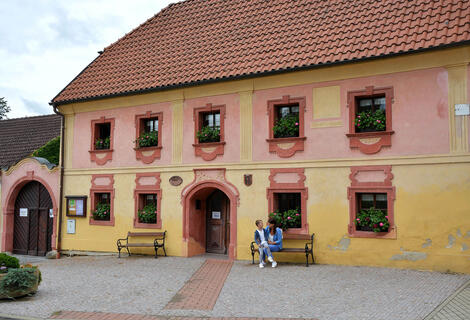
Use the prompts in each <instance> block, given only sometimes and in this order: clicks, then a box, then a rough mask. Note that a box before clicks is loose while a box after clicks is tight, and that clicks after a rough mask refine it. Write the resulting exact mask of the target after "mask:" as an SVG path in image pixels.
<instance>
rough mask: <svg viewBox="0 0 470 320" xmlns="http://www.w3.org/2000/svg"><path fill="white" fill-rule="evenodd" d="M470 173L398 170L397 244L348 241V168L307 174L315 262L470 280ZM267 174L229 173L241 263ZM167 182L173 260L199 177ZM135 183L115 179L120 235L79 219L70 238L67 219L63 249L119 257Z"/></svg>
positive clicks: (78, 187) (81, 187)
mask: <svg viewBox="0 0 470 320" xmlns="http://www.w3.org/2000/svg"><path fill="white" fill-rule="evenodd" d="M469 171H470V164H469V163H461V164H442V165H440V164H434V165H426V164H423V165H398V166H393V168H392V173H393V175H394V179H393V180H392V181H393V185H394V186H395V187H396V201H395V204H394V205H395V222H396V226H397V230H398V232H397V233H398V235H397V239H363V238H349V237H348V235H347V225H348V223H349V201H348V199H347V187H348V186H349V185H350V181H349V173H350V168H349V166H348V167H345V166H338V167H330V168H325V167H319V168H307V169H306V170H305V175H306V177H307V180H306V186H307V187H308V200H307V208H308V223H309V229H310V230H309V231H310V232H314V233H315V234H316V241H315V259H316V262H317V263H320V264H343V265H370V266H384V267H397V268H413V269H423V270H436V271H452V272H465V273H470V219H468V213H469V212H470V201H468V199H469V198H468V195H469V194H470V180H469V179H468V175H465V174H462V173H463V172H469ZM269 172H270V171H269V169H263V168H251V169H250V170H229V171H227V174H226V177H227V180H228V181H230V182H231V183H233V184H234V185H235V186H236V187H237V189H238V191H239V193H240V206H239V207H238V209H237V217H238V219H237V230H238V232H237V237H238V241H237V258H238V259H241V260H250V259H251V254H250V251H249V244H250V242H251V241H252V238H253V231H254V221H255V220H256V219H263V220H266V216H267V210H268V202H267V198H266V188H267V187H268V186H269V179H268V177H269ZM247 173H250V174H252V175H253V184H252V185H251V186H249V187H248V186H245V185H244V183H243V174H247ZM172 175H180V176H181V177H182V178H183V181H184V183H183V184H182V185H180V186H178V187H174V186H171V185H170V184H169V182H168V179H169V178H170V176H172ZM161 178H162V179H161V180H162V183H161V187H162V190H163V193H162V211H161V212H162V219H163V227H162V230H167V231H168V242H167V249H168V254H169V255H176V256H182V255H184V252H185V248H184V246H185V244H184V243H183V240H182V228H183V226H182V215H183V208H182V205H181V201H180V200H181V190H182V188H183V187H184V186H185V185H187V184H189V183H190V182H191V181H192V180H193V173H192V172H191V171H187V170H185V171H177V170H176V171H173V172H163V173H162V174H161ZM90 179H91V176H90V175H79V176H67V177H66V181H67V182H68V183H66V189H65V193H66V194H88V190H89V188H90ZM134 179H135V174H133V173H132V174H130V173H120V174H115V191H116V197H115V202H114V205H115V217H116V225H115V226H114V227H107V226H90V225H89V224H88V219H78V218H77V219H76V220H77V234H75V235H67V234H66V233H65V230H66V224H65V223H66V221H65V220H66V219H65V220H64V236H63V245H62V246H63V249H64V250H82V251H106V252H109V251H111V252H116V239H118V238H120V237H123V236H125V235H126V233H127V231H129V230H134V231H135V229H133V227H132V225H133V220H132V219H133V217H134V199H133V189H134ZM72 182H73V184H72ZM88 213H89V210H88ZM138 230H140V231H149V230H145V229H138ZM428 239H429V240H428ZM449 239H450V240H449ZM449 241H450V242H449ZM303 244H304V241H299V240H285V241H284V245H285V246H298V247H303ZM133 252H136V253H147V254H152V250H151V249H149V250H138V249H134V250H133ZM276 256H277V259H278V260H279V261H291V262H303V261H304V259H305V257H304V255H303V254H298V255H291V254H289V255H286V254H282V253H278V254H276Z"/></svg>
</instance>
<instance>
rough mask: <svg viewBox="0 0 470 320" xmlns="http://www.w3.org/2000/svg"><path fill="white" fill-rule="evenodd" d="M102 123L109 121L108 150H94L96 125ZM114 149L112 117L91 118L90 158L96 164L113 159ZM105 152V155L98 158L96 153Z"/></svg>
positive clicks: (102, 163)
mask: <svg viewBox="0 0 470 320" xmlns="http://www.w3.org/2000/svg"><path fill="white" fill-rule="evenodd" d="M102 123H110V136H109V149H108V150H95V140H96V136H95V135H96V125H97V124H102ZM113 149H114V118H105V117H101V118H99V119H95V120H91V145H90V151H89V152H90V160H91V161H94V162H96V164H97V165H100V166H102V165H104V164H105V163H107V162H108V161H111V160H112V159H113ZM97 154H105V157H104V158H102V159H100V158H98V157H97V156H96V155H97Z"/></svg>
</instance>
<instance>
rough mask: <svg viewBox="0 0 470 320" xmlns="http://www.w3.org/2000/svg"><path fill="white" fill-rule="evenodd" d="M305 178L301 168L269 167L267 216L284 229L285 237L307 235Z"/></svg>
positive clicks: (299, 237) (297, 237) (306, 190)
mask: <svg viewBox="0 0 470 320" xmlns="http://www.w3.org/2000/svg"><path fill="white" fill-rule="evenodd" d="M305 179H306V177H305V175H304V169H303V168H286V169H271V174H270V176H269V181H270V186H269V188H268V189H267V198H268V210H269V217H272V218H274V219H276V222H277V224H278V226H279V227H280V228H282V229H284V230H285V231H284V235H285V237H286V238H292V239H294V238H295V239H301V238H302V236H308V223H307V198H308V189H307V187H305V185H304V182H305Z"/></svg>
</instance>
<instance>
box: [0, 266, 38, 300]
mask: <svg viewBox="0 0 470 320" xmlns="http://www.w3.org/2000/svg"><path fill="white" fill-rule="evenodd" d="M35 272H36V269H35V268H23V269H11V270H9V271H8V273H7V275H6V276H5V277H4V278H3V279H2V281H1V282H0V294H8V293H9V292H12V291H18V290H28V289H31V288H32V287H34V286H35V285H36V284H37V283H38V280H39V279H38V276H37V275H36V274H35Z"/></svg>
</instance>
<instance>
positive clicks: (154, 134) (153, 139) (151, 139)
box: [136, 131, 158, 148]
mask: <svg viewBox="0 0 470 320" xmlns="http://www.w3.org/2000/svg"><path fill="white" fill-rule="evenodd" d="M136 142H137V144H138V146H139V148H145V147H154V146H158V131H150V132H143V133H141V134H140V136H139V138H137V140H136Z"/></svg>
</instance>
